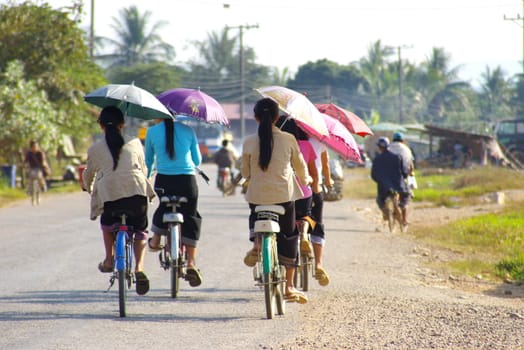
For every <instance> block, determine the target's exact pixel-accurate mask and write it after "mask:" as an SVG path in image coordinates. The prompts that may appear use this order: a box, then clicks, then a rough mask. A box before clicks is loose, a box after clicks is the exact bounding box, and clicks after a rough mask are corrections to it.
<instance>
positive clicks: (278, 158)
mask: <svg viewBox="0 0 524 350" xmlns="http://www.w3.org/2000/svg"><path fill="white" fill-rule="evenodd" d="M278 112H279V107H278V104H277V103H276V102H275V101H273V100H272V99H269V98H262V99H260V100H258V101H257V102H256V104H255V107H254V117H255V119H256V121H257V122H258V132H257V134H254V135H250V136H248V137H246V139H245V140H244V145H243V147H242V158H241V159H242V161H241V162H242V164H241V173H242V176H243V177H244V178H245V179H247V181H249V182H248V183H249V184H248V187H247V192H246V196H245V197H246V200H247V202H248V203H249V208H250V211H251V212H250V215H249V230H250V240H251V241H253V248H252V249H251V250H250V251H248V253H247V254H246V256H245V258H244V263H245V264H246V265H247V266H251V267H252V266H255V265H256V263H257V260H258V257H259V251H260V245H261V242H260V240H259V239H257V238H256V237H255V234H254V232H253V229H254V224H255V220H256V213H255V207H256V206H257V205H271V204H278V205H281V206H282V207H284V208H285V213H284V215H280V216H279V225H280V232H279V233H277V249H278V255H279V261H280V263H282V264H283V265H284V266H285V269H286V288H285V298H286V300H287V301H290V302H291V301H293V302H298V303H307V301H308V299H307V297H306V295H305V294H304V293H302V292H300V291H298V290H297V289H296V288H295V286H294V284H293V277H294V275H295V268H296V267H295V261H296V256H297V249H298V231H297V230H296V222H295V200H297V199H300V198H302V197H303V193H302V191H301V190H300V186H299V184H298V183H297V181H296V178H295V176H296V177H297V178H298V180H299V181H300V182H301V183H302V184H305V185H308V184H310V183H311V177H310V176H309V174H308V170H307V165H306V163H305V161H304V158H303V157H302V154H301V153H300V149H299V147H298V143H297V141H296V139H295V137H294V136H293V135H290V134H289V133H285V132H282V131H281V130H280V129H278V128H277V127H276V126H275V123H276V122H277V120H278V117H279V114H278Z"/></svg>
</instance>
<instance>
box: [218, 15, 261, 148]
mask: <svg viewBox="0 0 524 350" xmlns="http://www.w3.org/2000/svg"><path fill="white" fill-rule="evenodd" d="M253 28H258V23H257V24H254V25H250V24H244V25H240V26H236V27H229V26H226V29H227V30H229V29H238V30H239V56H240V139H241V140H244V136H245V135H246V120H245V118H244V105H245V62H244V61H245V60H244V39H243V37H244V30H248V29H253Z"/></svg>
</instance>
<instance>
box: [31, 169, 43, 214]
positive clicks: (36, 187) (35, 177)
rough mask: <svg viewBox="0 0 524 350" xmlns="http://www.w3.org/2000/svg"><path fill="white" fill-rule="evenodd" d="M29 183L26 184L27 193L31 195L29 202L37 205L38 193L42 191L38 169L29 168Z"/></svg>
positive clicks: (38, 202)
mask: <svg viewBox="0 0 524 350" xmlns="http://www.w3.org/2000/svg"><path fill="white" fill-rule="evenodd" d="M28 175H29V176H28V178H29V184H28V189H27V190H28V193H29V196H31V204H32V205H39V204H40V194H41V193H42V192H43V188H42V186H41V182H40V181H42V180H41V179H40V177H41V176H42V175H41V173H40V170H39V169H29V174H28Z"/></svg>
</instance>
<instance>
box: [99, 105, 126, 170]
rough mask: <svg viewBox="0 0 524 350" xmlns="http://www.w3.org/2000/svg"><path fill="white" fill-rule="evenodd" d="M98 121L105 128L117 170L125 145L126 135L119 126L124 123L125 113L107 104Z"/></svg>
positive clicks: (114, 167) (108, 145)
mask: <svg viewBox="0 0 524 350" xmlns="http://www.w3.org/2000/svg"><path fill="white" fill-rule="evenodd" d="M98 122H99V123H100V125H102V126H103V127H104V128H105V139H106V143H107V147H109V152H111V156H112V157H113V170H115V169H116V167H117V166H118V159H119V158H120V151H121V150H122V146H124V137H123V136H122V133H121V132H120V128H119V127H120V125H122V124H124V114H123V113H122V111H121V110H120V109H119V108H118V107H115V106H107V107H104V109H102V111H101V112H100V116H99V117H98Z"/></svg>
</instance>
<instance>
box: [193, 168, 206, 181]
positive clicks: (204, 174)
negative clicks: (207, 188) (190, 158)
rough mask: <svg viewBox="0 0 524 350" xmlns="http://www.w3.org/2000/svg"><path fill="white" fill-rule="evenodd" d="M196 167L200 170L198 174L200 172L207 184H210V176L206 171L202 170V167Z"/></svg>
mask: <svg viewBox="0 0 524 350" xmlns="http://www.w3.org/2000/svg"><path fill="white" fill-rule="evenodd" d="M195 169H196V171H198V174H199V175H200V176H202V178H203V179H204V180H206V182H207V184H208V185H209V176H207V175H206V173H204V171H202V169H200V168H198V167H196V168H195Z"/></svg>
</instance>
